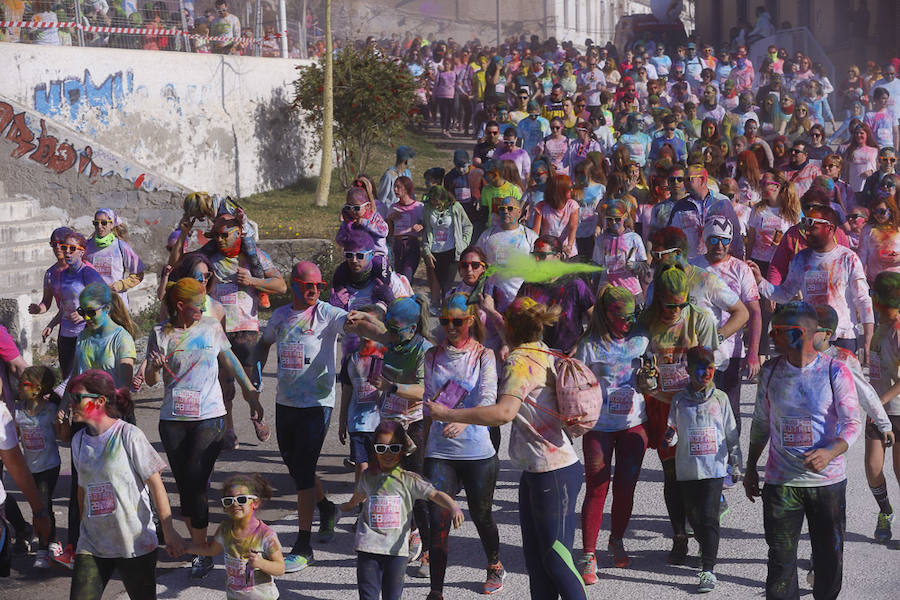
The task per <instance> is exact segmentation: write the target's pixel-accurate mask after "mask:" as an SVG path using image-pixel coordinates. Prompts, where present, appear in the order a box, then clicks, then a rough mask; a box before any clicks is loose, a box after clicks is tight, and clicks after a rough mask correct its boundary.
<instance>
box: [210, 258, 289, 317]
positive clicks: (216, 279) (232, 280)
mask: <svg viewBox="0 0 900 600" xmlns="http://www.w3.org/2000/svg"><path fill="white" fill-rule="evenodd" d="M256 255H257V256H258V257H259V264H260V266H262V269H263V271H272V270H274V269H275V265H274V263H272V259H270V258H269V255H268V254H266V253H265V252H263V251H262V250H260V249H259V248H257V249H256ZM211 262H212V273H213V276H212V280H213V285H212V290H211V291H210V295H211V296H212V297H213V298H215V299H216V300H218V301H219V303H220V304H221V305H222V308H224V309H225V331H227V332H228V333H232V332H235V331H259V315H258V314H257V313H258V310H259V290H257V289H256V288H255V287H253V286H252V285H241V284H239V283H238V280H237V270H238V268H244V269H249V268H250V263H249V262H248V261H247V258H246V257H245V256H244V254H243V253H241V254H239V255H238V256H236V257H234V258H229V257H227V256H224V255H223V254H218V253H217V254H216V255H215V256H213V259H212V261H211Z"/></svg>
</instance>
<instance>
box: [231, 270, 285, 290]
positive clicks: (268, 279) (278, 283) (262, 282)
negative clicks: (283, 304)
mask: <svg viewBox="0 0 900 600" xmlns="http://www.w3.org/2000/svg"><path fill="white" fill-rule="evenodd" d="M237 282H238V284H240V285H245V286H252V287H254V288H256V289H257V290H258V291H260V292H266V293H267V294H283V293H284V292H286V291H287V284H286V283H285V282H284V278H283V277H282V276H281V273H279V272H278V269H275V268H272V269H267V270H266V271H265V274H264V277H263V278H258V277H254V276H253V275H251V274H250V270H249V269H245V268H244V267H238V270H237Z"/></svg>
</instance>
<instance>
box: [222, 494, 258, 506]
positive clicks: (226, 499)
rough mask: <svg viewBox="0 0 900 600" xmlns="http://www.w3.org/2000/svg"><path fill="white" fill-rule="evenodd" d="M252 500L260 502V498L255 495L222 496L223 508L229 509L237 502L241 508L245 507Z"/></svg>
mask: <svg viewBox="0 0 900 600" xmlns="http://www.w3.org/2000/svg"><path fill="white" fill-rule="evenodd" d="M251 500H259V496H254V495H253V494H241V495H240V496H222V506H224V507H225V508H228V507H229V506H231V505H232V504H234V503H235V502H237V503H238V505H240V506H244V505H245V504H250V501H251Z"/></svg>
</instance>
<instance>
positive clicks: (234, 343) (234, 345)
mask: <svg viewBox="0 0 900 600" xmlns="http://www.w3.org/2000/svg"><path fill="white" fill-rule="evenodd" d="M225 337H227V338H228V341H229V342H231V351H232V352H234V355H235V356H236V357H237V359H238V361H239V362H240V363H241V364H242V365H243V366H244V367H245V368H246V367H252V366H254V365H253V352H254V350H255V348H256V342H257V341H258V340H259V332H258V331H232V332H231V333H226V334H225Z"/></svg>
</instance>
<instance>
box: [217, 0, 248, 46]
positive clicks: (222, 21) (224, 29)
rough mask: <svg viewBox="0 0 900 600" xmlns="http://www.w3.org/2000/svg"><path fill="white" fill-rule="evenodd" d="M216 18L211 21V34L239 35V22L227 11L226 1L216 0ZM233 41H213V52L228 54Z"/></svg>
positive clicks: (227, 36)
mask: <svg viewBox="0 0 900 600" xmlns="http://www.w3.org/2000/svg"><path fill="white" fill-rule="evenodd" d="M216 15H217V16H216V19H215V21H213V22H212V27H210V33H211V34H212V35H213V36H223V37H226V38H232V39H235V40H236V39H238V38H240V37H241V22H240V21H239V20H238V18H237V17H236V16H235V15H233V14H231V13H229V12H228V3H227V2H226V1H225V0H216ZM233 47H234V42H227V41H217V42H214V43H213V52H214V53H216V54H230V53H231V50H232V48H233Z"/></svg>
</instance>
